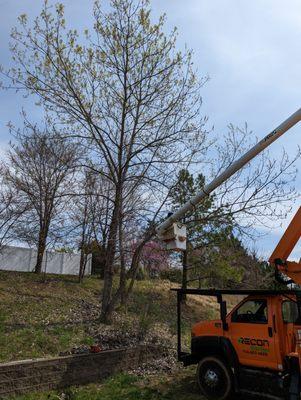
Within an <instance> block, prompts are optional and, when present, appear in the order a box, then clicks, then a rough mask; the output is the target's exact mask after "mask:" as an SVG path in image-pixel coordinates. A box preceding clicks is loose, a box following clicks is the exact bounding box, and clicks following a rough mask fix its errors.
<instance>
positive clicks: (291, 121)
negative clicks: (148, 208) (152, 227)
mask: <svg viewBox="0 0 301 400" xmlns="http://www.w3.org/2000/svg"><path fill="white" fill-rule="evenodd" d="M300 121H301V108H299V110H298V111H296V112H295V113H294V114H292V115H291V116H290V117H289V118H287V119H286V120H285V121H284V122H282V124H280V125H279V126H278V127H277V128H276V129H274V130H273V131H272V132H271V133H269V134H268V135H267V136H266V137H265V138H264V139H262V140H261V141H260V142H258V143H257V144H256V145H255V146H254V147H252V148H251V149H250V150H249V151H248V152H247V153H246V154H244V155H243V156H242V157H240V158H239V159H238V160H236V161H234V162H233V164H231V165H230V166H229V167H228V168H227V169H226V170H225V171H224V172H222V173H221V174H220V175H219V176H217V177H216V178H215V179H214V180H213V181H212V182H210V183H209V184H208V185H206V186H205V187H204V189H203V190H202V191H201V192H199V193H198V194H197V195H195V196H194V197H192V198H191V199H190V200H189V201H187V203H185V204H184V205H183V206H182V207H181V208H179V209H178V210H177V211H176V212H175V213H173V214H172V215H171V216H169V217H168V218H167V219H166V220H165V221H164V222H162V223H161V224H160V225H159V226H158V227H157V229H156V232H157V235H158V237H159V238H160V239H162V240H163V241H167V242H169V241H171V240H174V239H175V238H173V239H172V238H171V236H172V235H171V234H168V233H167V232H168V231H170V229H171V228H172V227H173V225H174V223H175V222H177V221H179V220H180V219H181V218H182V217H183V216H184V215H185V214H186V213H187V212H189V211H191V210H192V209H193V208H195V207H196V206H197V205H198V204H199V203H200V202H201V201H202V200H203V199H204V198H205V197H206V196H208V195H209V194H210V193H211V192H213V191H214V190H215V189H216V188H217V187H219V186H220V185H221V184H222V183H223V182H225V181H226V180H227V179H229V178H230V177H231V176H232V175H234V174H235V173H236V172H237V171H238V170H240V169H241V168H242V167H243V166H244V165H246V164H247V163H248V162H249V161H251V160H252V159H253V158H254V157H256V156H257V155H258V154H259V153H261V152H262V151H263V150H264V149H265V148H267V147H268V146H269V145H270V144H272V143H273V142H274V141H275V140H277V139H278V138H279V137H280V136H282V135H283V134H284V133H285V132H286V131H288V130H289V129H290V128H291V127H293V126H294V125H296V124H297V123H298V122H300ZM175 231H176V234H175V236H176V235H177V228H175ZM178 232H179V233H178V234H179V235H180V236H181V234H182V235H183V238H182V239H180V242H181V241H182V242H185V238H184V236H186V232H185V229H184V230H182V231H181V226H179V227H178ZM176 247H177V246H172V245H171V246H170V247H169V248H170V249H171V248H176ZM180 249H185V247H184V244H183V246H180Z"/></svg>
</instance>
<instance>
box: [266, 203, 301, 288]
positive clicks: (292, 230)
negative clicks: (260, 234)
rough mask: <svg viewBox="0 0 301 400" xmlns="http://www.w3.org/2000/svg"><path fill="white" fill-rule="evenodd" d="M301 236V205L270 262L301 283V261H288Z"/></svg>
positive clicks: (278, 269)
mask: <svg viewBox="0 0 301 400" xmlns="http://www.w3.org/2000/svg"><path fill="white" fill-rule="evenodd" d="M300 236H301V207H300V208H299V210H298V211H297V213H296V215H295V216H294V218H293V219H292V221H291V222H290V224H289V226H288V228H287V229H286V231H285V232H284V235H283V236H282V238H281V239H280V241H279V243H278V244H277V246H276V248H275V250H274V251H273V254H272V255H271V257H270V259H269V262H270V263H271V264H273V265H274V267H275V268H276V270H277V271H280V272H282V273H284V274H285V275H287V276H288V277H290V278H291V279H292V280H293V281H294V282H295V283H297V284H299V285H300V284H301V263H297V262H293V261H288V260H287V259H288V257H289V255H290V254H291V252H292V251H293V249H294V247H295V246H296V244H297V242H298V240H299V239H300Z"/></svg>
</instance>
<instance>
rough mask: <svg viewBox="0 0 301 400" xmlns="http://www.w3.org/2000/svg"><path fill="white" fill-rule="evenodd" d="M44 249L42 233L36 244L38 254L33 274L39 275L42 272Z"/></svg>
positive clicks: (44, 240) (44, 241)
mask: <svg viewBox="0 0 301 400" xmlns="http://www.w3.org/2000/svg"><path fill="white" fill-rule="evenodd" d="M45 248H46V239H45V235H44V233H42V232H40V234H39V242H38V254H37V261H36V265H35V269H34V272H35V273H36V274H40V273H41V272H42V264H43V257H44V253H45Z"/></svg>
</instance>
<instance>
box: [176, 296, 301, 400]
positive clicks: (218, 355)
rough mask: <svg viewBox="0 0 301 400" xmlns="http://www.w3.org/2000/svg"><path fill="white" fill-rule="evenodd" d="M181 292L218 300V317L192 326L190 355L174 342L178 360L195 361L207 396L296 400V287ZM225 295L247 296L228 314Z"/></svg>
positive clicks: (300, 332)
mask: <svg viewBox="0 0 301 400" xmlns="http://www.w3.org/2000/svg"><path fill="white" fill-rule="evenodd" d="M180 291H181V289H180ZM185 292H186V293H187V292H188V294H189V293H190V294H200V295H211V296H213V295H214V296H216V298H217V300H218V302H219V303H220V319H217V320H213V321H205V322H203V321H202V322H198V323H196V324H195V325H193V327H192V331H191V352H190V353H188V354H187V353H183V352H182V351H181V343H179V342H178V344H179V345H180V348H178V350H179V359H180V360H181V361H183V362H184V364H186V365H190V364H197V365H198V368H197V381H198V384H199V387H200V389H201V392H202V393H203V394H204V395H205V396H206V397H207V398H208V399H212V400H213V399H214V400H223V399H227V398H231V395H232V394H233V393H234V392H240V393H245V394H253V395H254V394H255V395H260V396H262V395H263V394H264V395H265V396H267V397H268V398H273V399H289V400H293V399H294V400H296V399H300V359H301V358H300V354H301V351H300V340H301V324H300V321H301V320H300V312H299V308H300V307H299V304H300V301H299V299H300V293H299V292H298V291H288V290H286V291H260V290H259V291H256V290H254V291H249V292H248V291H238V290H235V291H231V290H220V291H214V290H198V289H190V290H189V289H186V290H185ZM225 294H236V295H237V294H240V295H244V296H246V297H245V298H244V299H243V300H242V301H241V302H240V303H239V304H238V305H237V306H235V307H234V308H233V309H232V310H231V311H230V312H229V313H227V311H226V302H225V300H224V299H223V295H225ZM179 297H181V292H179V291H178V301H180V299H179ZM178 333H179V332H178ZM180 333H181V332H180ZM299 336H300V339H299Z"/></svg>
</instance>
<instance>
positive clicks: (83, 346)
mask: <svg viewBox="0 0 301 400" xmlns="http://www.w3.org/2000/svg"><path fill="white" fill-rule="evenodd" d="M172 286H174V284H171V283H170V282H169V281H161V280H149V281H139V282H137V283H136V285H135V288H134V292H133V295H132V297H131V300H130V303H129V305H128V308H127V310H119V311H118V312H117V313H116V314H115V315H114V322H113V324H112V326H106V325H102V324H100V323H99V322H98V316H99V313H100V307H99V299H100V293H101V287H102V282H101V280H100V279H98V278H97V277H89V278H86V279H85V280H84V282H83V283H82V284H79V283H78V282H77V279H76V277H70V276H68V277H66V276H54V275H52V276H47V277H46V280H45V279H44V277H43V276H41V277H40V276H36V275H35V274H30V273H16V272H0V361H1V362H3V361H11V360H21V359H27V358H36V357H45V356H56V355H58V354H60V353H64V354H68V353H70V352H81V351H82V352H84V351H87V350H88V348H89V346H90V345H92V344H99V345H100V346H101V348H103V349H106V348H115V347H122V346H129V345H134V344H136V343H137V342H141V341H146V342H148V341H150V342H152V343H156V342H160V343H164V342H165V343H166V345H167V346H170V347H175V337H174V335H175V332H176V296H175V294H174V292H171V291H170V288H171V287H172ZM217 310H218V306H217V304H216V303H215V301H214V300H213V299H211V298H203V297H202V298H201V297H194V298H192V297H190V298H189V300H188V302H187V305H186V306H185V307H184V308H183V328H184V332H186V333H187V338H188V336H189V330H190V325H191V323H193V322H195V321H197V320H200V319H204V318H213V317H214V316H216V315H217Z"/></svg>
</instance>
